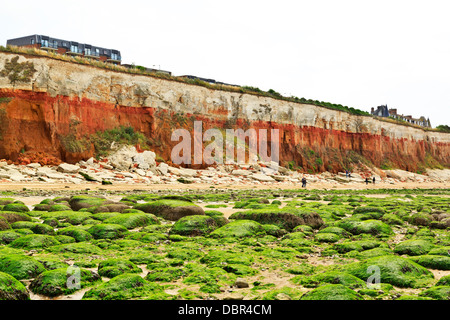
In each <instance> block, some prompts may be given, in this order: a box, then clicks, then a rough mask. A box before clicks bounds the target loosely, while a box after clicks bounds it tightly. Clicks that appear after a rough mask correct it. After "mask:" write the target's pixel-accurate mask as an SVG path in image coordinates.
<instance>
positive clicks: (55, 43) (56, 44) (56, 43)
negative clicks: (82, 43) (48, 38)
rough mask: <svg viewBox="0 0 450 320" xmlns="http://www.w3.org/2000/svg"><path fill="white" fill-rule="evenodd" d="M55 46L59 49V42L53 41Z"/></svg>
mask: <svg viewBox="0 0 450 320" xmlns="http://www.w3.org/2000/svg"><path fill="white" fill-rule="evenodd" d="M53 46H54V47H55V48H58V41H56V40H55V41H53Z"/></svg>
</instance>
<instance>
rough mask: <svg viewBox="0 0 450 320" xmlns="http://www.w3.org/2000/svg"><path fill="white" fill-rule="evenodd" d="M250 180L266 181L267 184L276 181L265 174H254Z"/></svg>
mask: <svg viewBox="0 0 450 320" xmlns="http://www.w3.org/2000/svg"><path fill="white" fill-rule="evenodd" d="M250 178H253V179H255V180H258V181H266V182H272V181H275V180H274V179H273V178H271V177H269V176H267V175H265V174H263V173H254V174H252V175H250Z"/></svg>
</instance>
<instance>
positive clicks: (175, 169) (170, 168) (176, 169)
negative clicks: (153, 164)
mask: <svg viewBox="0 0 450 320" xmlns="http://www.w3.org/2000/svg"><path fill="white" fill-rule="evenodd" d="M167 171H168V172H169V173H171V174H175V175H178V176H179V175H180V174H181V170H180V169H178V168H175V167H171V166H167Z"/></svg>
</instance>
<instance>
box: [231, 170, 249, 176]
mask: <svg viewBox="0 0 450 320" xmlns="http://www.w3.org/2000/svg"><path fill="white" fill-rule="evenodd" d="M231 174H232V175H235V176H249V175H251V174H252V172H251V171H249V170H242V169H236V170H233V171H231Z"/></svg>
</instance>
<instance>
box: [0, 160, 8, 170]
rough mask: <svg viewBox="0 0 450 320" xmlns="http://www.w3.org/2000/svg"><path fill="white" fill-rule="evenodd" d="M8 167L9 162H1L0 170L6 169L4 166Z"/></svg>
mask: <svg viewBox="0 0 450 320" xmlns="http://www.w3.org/2000/svg"><path fill="white" fill-rule="evenodd" d="M7 165H8V162H6V161H0V168H2V167H4V166H7Z"/></svg>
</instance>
